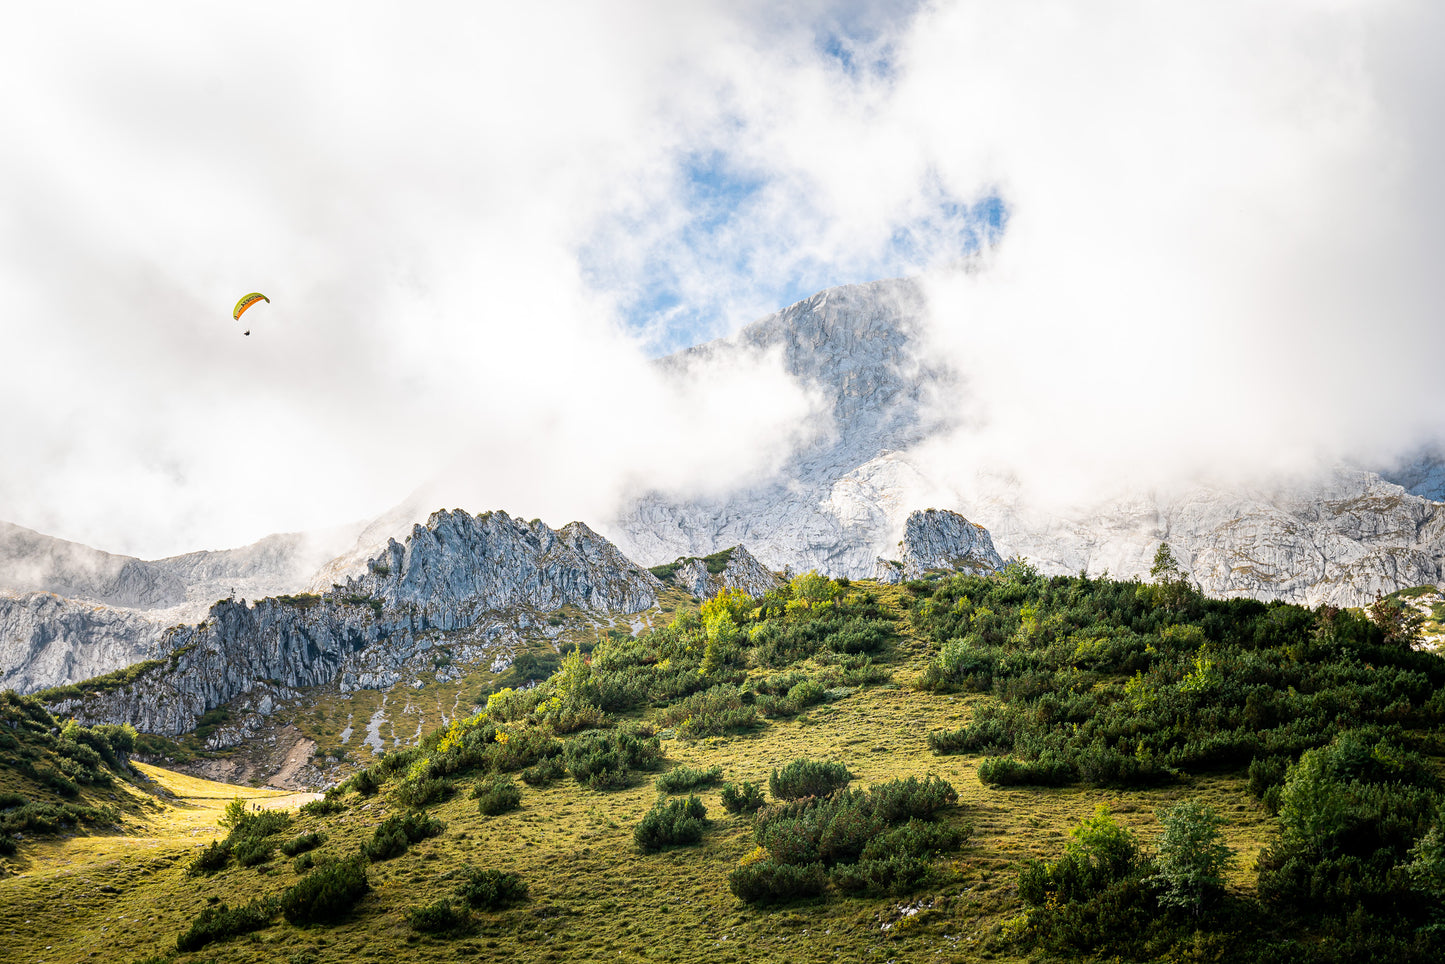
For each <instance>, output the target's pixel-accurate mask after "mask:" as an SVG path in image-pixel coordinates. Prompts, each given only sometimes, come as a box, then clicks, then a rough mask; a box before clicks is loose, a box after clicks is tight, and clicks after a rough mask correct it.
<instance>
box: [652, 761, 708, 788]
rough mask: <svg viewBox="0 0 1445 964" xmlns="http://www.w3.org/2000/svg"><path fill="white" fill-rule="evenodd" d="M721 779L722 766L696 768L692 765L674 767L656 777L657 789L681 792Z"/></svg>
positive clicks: (705, 785)
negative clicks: (703, 768)
mask: <svg viewBox="0 0 1445 964" xmlns="http://www.w3.org/2000/svg"><path fill="white" fill-rule="evenodd" d="M721 781H722V767H720V766H715V767H708V768H707V769H706V770H698V769H694V768H692V767H674V768H673V769H671V770H669V771H667V772H666V773H664V774H663V775H662V776H660V777H658V778H657V789H659V790H661V791H662V792H663V793H682V792H684V791H687V790H696V789H697V788H698V787H710V786H712V785H713V784H715V783H719V782H721Z"/></svg>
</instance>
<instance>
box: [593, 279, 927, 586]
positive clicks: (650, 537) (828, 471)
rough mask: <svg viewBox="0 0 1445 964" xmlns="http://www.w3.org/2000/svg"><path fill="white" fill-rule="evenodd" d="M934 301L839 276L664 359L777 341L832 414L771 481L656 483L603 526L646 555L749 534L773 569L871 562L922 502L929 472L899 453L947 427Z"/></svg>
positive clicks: (636, 554)
mask: <svg viewBox="0 0 1445 964" xmlns="http://www.w3.org/2000/svg"><path fill="white" fill-rule="evenodd" d="M923 311H924V301H923V293H922V290H921V289H920V287H919V286H918V285H917V284H916V283H915V282H912V281H907V280H902V281H877V282H872V283H870V284H862V285H847V286H844V287H841V288H830V289H829V290H827V291H823V292H820V293H819V294H816V295H814V296H813V297H811V298H809V299H807V300H806V301H801V302H798V303H797V304H795V305H793V306H792V307H789V308H786V309H784V310H783V311H780V312H777V313H776V314H773V315H769V316H768V317H766V318H764V319H762V320H760V321H758V322H755V323H753V324H751V325H749V326H747V327H746V328H744V329H743V330H742V331H740V332H739V333H738V334H736V335H734V336H733V337H731V338H725V339H720V340H718V341H713V342H709V343H708V344H706V345H701V346H698V347H695V348H689V349H687V350H685V351H682V352H678V353H677V354H675V355H672V356H669V357H668V358H665V359H662V360H661V361H660V362H659V364H660V365H661V367H662V368H663V369H664V370H683V369H685V368H687V367H690V366H696V365H729V364H733V363H735V362H737V361H738V360H740V359H742V358H745V357H749V356H751V355H753V354H755V353H756V352H758V351H778V352H779V353H780V354H781V356H782V359H783V363H784V365H785V366H786V369H787V371H788V373H789V374H791V375H792V376H793V377H794V378H796V379H797V380H798V381H799V382H800V383H802V384H803V385H805V386H808V387H810V388H812V389H814V390H816V391H818V392H820V393H821V394H822V395H823V397H825V398H830V399H832V406H831V412H830V414H831V419H832V421H831V425H829V426H827V430H826V431H824V432H822V433H820V435H819V437H818V438H817V439H816V440H815V441H813V442H812V443H811V444H809V445H807V446H805V447H804V448H802V449H801V450H800V451H798V452H796V453H795V454H794V455H793V456H792V458H791V459H789V460H788V462H787V463H786V464H785V465H784V466H783V468H782V469H781V470H780V471H779V472H778V473H777V474H776V475H775V476H774V477H772V478H770V479H766V480H761V481H759V482H758V483H757V484H755V485H753V486H751V487H748V488H744V489H741V490H739V491H736V492H733V493H730V494H728V495H726V496H722V497H718V498H708V499H698V500H690V501H678V500H674V499H668V498H666V497H664V496H661V495H658V494H644V495H642V496H640V497H638V498H637V499H635V500H633V501H632V502H631V503H630V504H628V505H626V506H625V507H623V509H622V511H621V512H620V513H619V515H618V517H617V518H616V519H614V520H610V521H609V522H608V524H607V525H606V527H605V528H604V531H606V532H608V533H609V535H611V536H613V538H614V539H615V540H616V541H617V543H618V545H619V546H620V547H621V548H622V549H623V551H624V552H626V553H627V554H628V555H629V556H631V557H632V558H635V559H638V560H641V561H646V562H662V561H665V560H667V559H671V558H673V557H675V556H678V555H692V556H704V555H707V554H709V553H712V552H715V551H717V550H718V549H720V548H722V547H723V546H728V545H736V544H739V543H741V544H743V545H747V546H749V547H750V548H751V549H752V551H753V552H754V553H756V554H757V556H758V558H759V559H761V560H762V561H763V563H764V564H765V565H767V566H769V567H771V568H773V569H782V568H784V567H785V566H787V567H791V568H793V569H797V570H808V569H815V568H816V569H819V570H821V571H823V572H826V573H832V574H835V575H842V576H852V577H855V578H856V577H860V576H865V575H868V574H869V573H871V572H872V570H873V564H874V560H875V559H876V558H877V557H878V556H879V555H880V554H881V553H882V552H884V551H885V550H886V549H887V547H888V546H889V545H891V544H892V543H894V542H896V541H897V539H898V537H899V533H900V532H901V529H902V525H903V521H904V517H905V516H906V515H907V514H908V512H909V511H911V510H913V509H916V508H918V506H916V505H909V504H906V502H904V501H903V497H904V495H905V493H906V492H907V491H908V490H909V489H910V488H912V487H913V485H914V483H915V482H916V481H917V480H918V472H917V470H916V469H915V468H914V467H913V466H912V465H911V464H910V463H908V462H907V461H906V460H904V459H901V458H898V457H896V453H897V452H898V451H899V450H902V449H906V448H908V447H909V446H911V445H914V444H916V443H918V442H921V441H923V440H924V439H926V438H928V437H929V436H930V435H931V434H933V433H934V432H937V431H938V430H940V429H941V428H942V427H943V426H942V425H941V424H940V423H939V422H937V421H936V420H934V419H932V418H931V417H930V416H929V415H928V414H927V406H926V405H925V404H924V403H925V401H926V399H927V398H928V397H929V395H930V393H932V392H936V391H940V390H943V389H945V388H946V387H947V386H950V385H952V384H953V381H954V379H953V376H952V375H951V374H950V373H949V372H948V371H946V370H945V369H943V368H941V367H939V366H938V365H937V364H936V363H935V362H934V361H932V360H931V359H930V358H928V357H927V356H926V355H925V354H924V353H923V352H922V351H921V350H920V341H919V335H920V327H921V325H922V322H923Z"/></svg>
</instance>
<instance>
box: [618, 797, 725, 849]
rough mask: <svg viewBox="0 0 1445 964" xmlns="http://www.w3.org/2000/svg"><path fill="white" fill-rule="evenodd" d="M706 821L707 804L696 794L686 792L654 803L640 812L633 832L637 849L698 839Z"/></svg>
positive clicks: (682, 843)
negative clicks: (681, 795) (704, 804)
mask: <svg viewBox="0 0 1445 964" xmlns="http://www.w3.org/2000/svg"><path fill="white" fill-rule="evenodd" d="M706 824H707V808H706V807H704V806H703V805H702V801H701V800H699V799H698V798H697V797H695V796H689V797H688V798H687V799H685V800H666V801H660V802H659V803H657V804H656V805H655V806H653V808H652V809H651V810H649V811H647V813H646V814H644V815H643V817H642V821H641V822H640V823H639V824H638V825H637V827H636V829H635V830H634V831H633V834H632V836H633V839H634V840H635V841H636V842H637V846H638V847H639V848H640V849H642V850H644V851H647V852H648V853H652V852H654V851H658V850H661V849H662V848H664V847H677V846H683V845H686V844H695V843H700V842H701V841H702V832H703V828H704V827H705V826H706Z"/></svg>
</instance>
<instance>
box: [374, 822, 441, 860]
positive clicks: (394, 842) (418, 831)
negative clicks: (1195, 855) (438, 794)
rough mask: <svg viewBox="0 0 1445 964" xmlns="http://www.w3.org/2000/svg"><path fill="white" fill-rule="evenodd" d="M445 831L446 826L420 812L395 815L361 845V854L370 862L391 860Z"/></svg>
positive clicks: (382, 823)
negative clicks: (409, 848)
mask: <svg viewBox="0 0 1445 964" xmlns="http://www.w3.org/2000/svg"><path fill="white" fill-rule="evenodd" d="M445 829H446V824H444V823H442V822H441V821H440V820H437V819H435V818H433V817H428V816H427V815H426V814H425V813H422V812H420V811H416V812H412V813H408V814H407V815H406V816H404V817H403V816H397V815H396V814H393V815H392V816H390V817H387V818H386V819H385V820H383V821H382V822H381V825H380V826H378V827H377V828H376V832H375V833H373V834H372V836H371V839H370V840H368V841H366V842H365V843H363V844H362V845H361V852H362V854H363V855H365V856H366V858H367V859H369V860H390V859H391V858H392V857H399V856H401V855H402V854H404V853H406V849H407V847H409V846H411V845H412V844H414V843H416V842H417V841H419V840H425V839H426V838H427V837H435V836H437V835H438V834H440V833H441V832H442V831H443V830H445Z"/></svg>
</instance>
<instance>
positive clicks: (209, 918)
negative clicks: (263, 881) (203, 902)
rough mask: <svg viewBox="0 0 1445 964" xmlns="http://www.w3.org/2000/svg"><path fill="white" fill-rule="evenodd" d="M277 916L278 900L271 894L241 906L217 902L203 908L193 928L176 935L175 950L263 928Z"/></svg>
mask: <svg viewBox="0 0 1445 964" xmlns="http://www.w3.org/2000/svg"><path fill="white" fill-rule="evenodd" d="M275 916H276V904H275V902H274V901H273V900H271V899H269V898H262V899H259V900H253V901H251V902H250V903H249V904H244V905H242V906H240V907H228V906H226V905H225V904H218V905H216V906H214V907H207V908H204V909H203V910H202V911H201V912H200V913H199V914H197V915H196V917H195V919H194V920H192V921H191V926H190V928H189V929H188V930H187V931H186V932H185V933H183V934H181V935H180V936H178V937H177V938H176V950H178V951H183V952H184V951H198V950H200V949H201V948H203V947H205V946H206V945H207V944H212V943H215V942H216V941H220V940H225V939H226V938H228V937H234V936H236V935H237V934H249V933H251V932H252V931H258V930H261V929H262V928H264V927H267V926H269V925H270V923H271V918H272V917H275Z"/></svg>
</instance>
